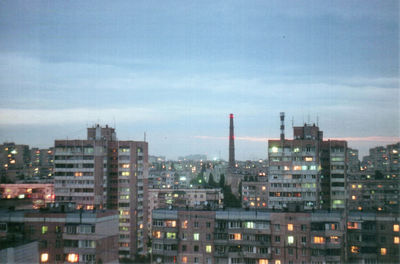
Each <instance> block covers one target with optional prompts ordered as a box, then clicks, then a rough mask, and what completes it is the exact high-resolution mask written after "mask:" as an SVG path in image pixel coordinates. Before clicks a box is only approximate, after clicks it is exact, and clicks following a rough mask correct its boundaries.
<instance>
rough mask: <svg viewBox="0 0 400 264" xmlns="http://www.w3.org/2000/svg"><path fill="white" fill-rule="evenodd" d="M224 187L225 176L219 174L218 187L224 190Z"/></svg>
mask: <svg viewBox="0 0 400 264" xmlns="http://www.w3.org/2000/svg"><path fill="white" fill-rule="evenodd" d="M224 186H225V175H224V174H221V175H220V176H219V187H220V188H224Z"/></svg>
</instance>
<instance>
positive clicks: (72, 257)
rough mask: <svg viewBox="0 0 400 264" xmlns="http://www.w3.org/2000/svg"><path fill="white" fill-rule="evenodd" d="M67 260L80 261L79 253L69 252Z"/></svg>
mask: <svg viewBox="0 0 400 264" xmlns="http://www.w3.org/2000/svg"><path fill="white" fill-rule="evenodd" d="M67 261H68V262H71V263H76V262H78V261H79V254H75V253H69V254H68V256H67Z"/></svg>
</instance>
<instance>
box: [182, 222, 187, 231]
mask: <svg viewBox="0 0 400 264" xmlns="http://www.w3.org/2000/svg"><path fill="white" fill-rule="evenodd" d="M187 227H188V221H187V220H185V221H183V222H182V228H184V229H186V228H187Z"/></svg>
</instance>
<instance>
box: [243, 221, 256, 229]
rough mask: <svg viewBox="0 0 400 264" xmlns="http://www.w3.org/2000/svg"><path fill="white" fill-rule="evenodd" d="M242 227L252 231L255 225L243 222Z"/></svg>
mask: <svg viewBox="0 0 400 264" xmlns="http://www.w3.org/2000/svg"><path fill="white" fill-rule="evenodd" d="M244 227H245V228H249V229H253V228H254V227H255V224H254V222H244Z"/></svg>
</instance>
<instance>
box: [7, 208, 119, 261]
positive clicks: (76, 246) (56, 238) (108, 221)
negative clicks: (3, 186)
mask: <svg viewBox="0 0 400 264" xmlns="http://www.w3.org/2000/svg"><path fill="white" fill-rule="evenodd" d="M0 238H1V240H3V241H8V242H9V243H12V242H13V241H38V243H39V247H38V249H37V250H38V253H37V255H38V256H39V259H38V260H37V261H35V263H78V262H79V263H118V212H117V211H110V210H107V211H105V210H97V211H96V212H95V211H83V210H80V211H79V210H75V209H73V208H64V207H59V208H51V209H50V210H48V211H33V210H21V211H8V210H7V211H1V212H0Z"/></svg>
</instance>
